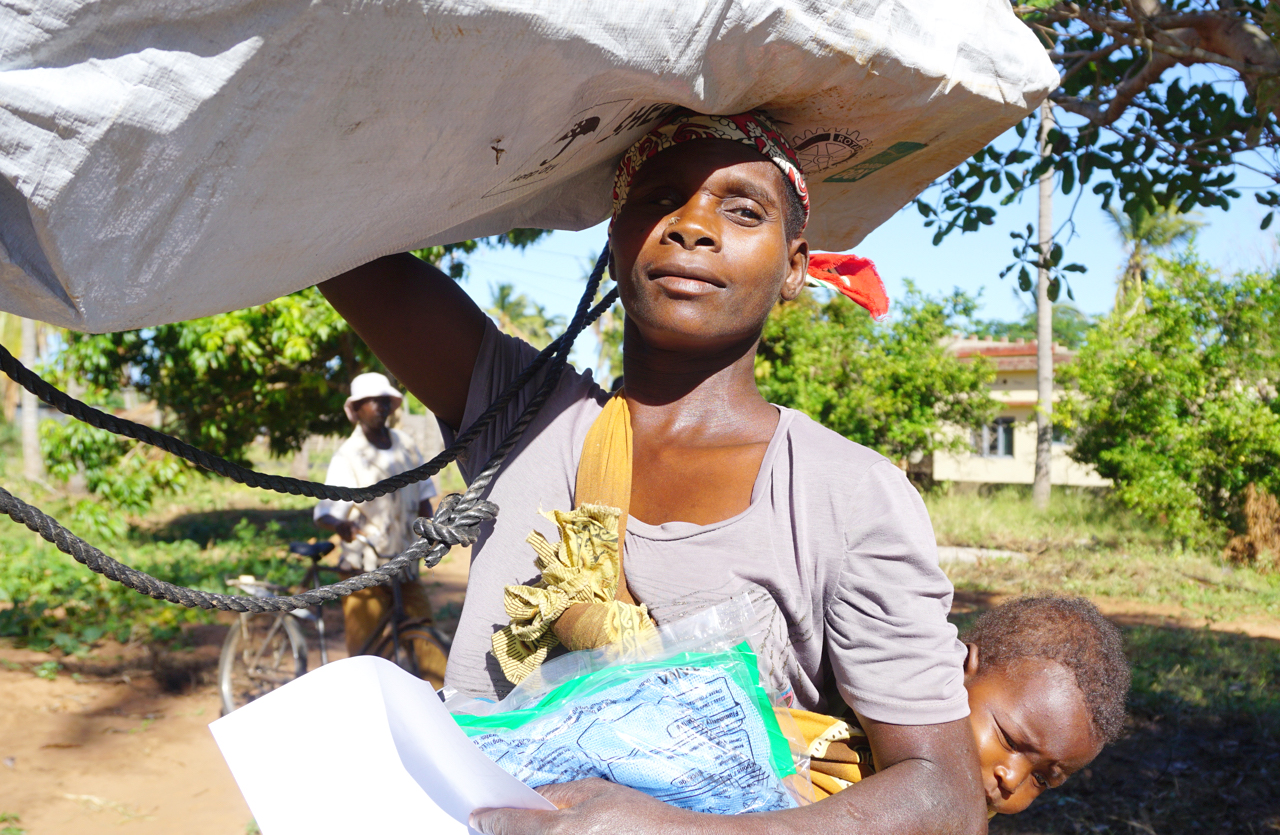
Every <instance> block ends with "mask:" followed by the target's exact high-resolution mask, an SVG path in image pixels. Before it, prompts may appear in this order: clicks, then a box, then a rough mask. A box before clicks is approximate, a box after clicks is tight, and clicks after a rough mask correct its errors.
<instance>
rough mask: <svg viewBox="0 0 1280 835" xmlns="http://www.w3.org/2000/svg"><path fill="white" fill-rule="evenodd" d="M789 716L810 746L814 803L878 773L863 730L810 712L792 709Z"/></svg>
mask: <svg viewBox="0 0 1280 835" xmlns="http://www.w3.org/2000/svg"><path fill="white" fill-rule="evenodd" d="M787 713H788V714H790V716H791V719H792V721H794V722H795V723H796V727H797V728H798V729H799V731H800V736H801V737H802V738H803V739H804V743H805V745H806V746H807V750H806V751H805V753H806V754H808V755H809V778H810V779H811V780H812V781H813V795H814V799H815V800H821V799H823V798H824V797H830V796H831V795H833V794H835V793H836V792H838V791H841V790H842V789H847V788H848V787H849V786H851V785H853V784H854V783H858V782H861V781H862V780H864V779H866V778H867V777H869V776H871V775H872V774H874V773H875V771H876V768H875V764H874V763H873V762H872V761H871V746H870V744H869V743H868V742H867V737H866V734H864V733H863V732H862V729H861V728H859V727H857V726H856V725H851V724H849V723H848V722H846V721H845V720H843V719H837V718H836V717H834V716H825V715H823V714H821V713H812V712H810V711H807V710H796V709H795V708H792V709H789V710H788V711H787Z"/></svg>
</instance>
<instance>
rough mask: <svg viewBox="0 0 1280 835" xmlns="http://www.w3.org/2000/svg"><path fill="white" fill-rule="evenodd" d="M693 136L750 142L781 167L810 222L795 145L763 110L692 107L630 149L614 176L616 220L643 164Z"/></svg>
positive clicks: (668, 120) (744, 143)
mask: <svg viewBox="0 0 1280 835" xmlns="http://www.w3.org/2000/svg"><path fill="white" fill-rule="evenodd" d="M693 139H728V140H729V141H731V142H740V143H742V144H743V145H749V146H750V147H752V148H754V149H755V150H756V151H759V152H760V154H762V155H763V156H765V157H766V158H768V160H769V161H770V162H772V163H773V164H774V165H776V166H778V168H780V169H781V170H782V173H783V175H784V176H786V178H787V182H789V183H791V187H792V188H794V189H795V190H796V194H798V195H799V196H800V204H801V205H802V206H804V224H802V225H801V227H800V228H801V229H803V228H804V227H805V226H807V225H808V224H809V189H808V188H807V187H806V186H805V184H804V174H803V173H802V172H801V171H800V160H799V159H798V158H797V157H796V152H795V151H793V150H791V145H790V144H788V142H787V140H786V139H785V138H784V137H783V136H782V134H781V133H779V132H778V129H777V128H775V127H774V126H773V122H770V121H769V120H768V118H766V117H765V116H764V115H763V114H762V113H759V112H757V111H754V110H753V111H751V112H750V113H738V114H735V115H733V116H706V115H703V114H701V113H694V112H693V111H691V110H683V109H682V110H677V111H676V112H675V114H674V115H672V116H670V117H669V118H668V119H667V120H666V121H665V122H663V123H662V124H661V125H659V126H658V127H656V128H654V129H653V130H652V131H650V132H649V133H648V134H646V135H644V136H642V137H640V139H639V141H637V142H636V144H634V145H632V146H631V147H630V148H628V149H627V152H626V153H625V154H623V156H622V162H620V163H619V164H618V173H616V174H615V175H614V176H613V217H614V219H615V220H616V219H617V217H618V212H620V211H622V204H624V203H626V202H627V194H628V193H629V192H630V191H631V181H632V180H634V179H635V176H636V172H637V171H639V170H640V166H642V165H644V164H645V163H646V162H647V161H649V160H650V159H652V158H653V157H656V156H657V155H658V154H660V153H662V152H663V151H665V150H667V149H668V148H674V147H675V146H676V145H679V144H680V143H681V142H688V141H690V140H693Z"/></svg>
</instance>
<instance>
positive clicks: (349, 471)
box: [314, 426, 436, 571]
mask: <svg viewBox="0 0 1280 835" xmlns="http://www.w3.org/2000/svg"><path fill="white" fill-rule="evenodd" d="M387 431H389V432H390V433H391V447H390V448H389V449H378V448H377V447H376V446H374V445H373V444H371V443H369V439H368V438H366V437H365V434H364V430H363V429H361V428H360V427H359V426H357V427H356V428H355V431H354V432H352V433H351V437H349V438H347V439H346V440H345V441H343V442H342V446H340V447H338V451H337V452H335V453H334V454H333V460H331V461H330V462H329V471H328V473H327V474H326V475H325V478H324V480H325V483H326V484H333V485H335V486H338V487H368V486H369V485H371V484H376V483H377V482H379V481H382V480H383V479H384V478H390V477H391V476H393V475H399V474H400V473H403V472H406V471H408V470H412V469H413V468H415V467H420V466H422V465H423V464H424V463H426V462H425V460H424V459H423V457H422V453H421V452H420V451H419V450H418V447H417V445H415V444H414V442H413V440H412V439H411V438H410V437H409V436H408V435H406V434H404V433H403V432H397V431H396V430H395V429H388V430H387ZM435 494H436V486H435V484H434V483H433V482H432V480H431V479H429V478H428V479H425V480H423V481H420V482H418V483H417V484H411V485H409V486H408V487H405V488H402V489H400V490H397V491H395V492H394V493H388V494H387V495H385V496H379V497H378V498H376V499H374V500H372V501H368V502H360V503H359V504H357V503H354V502H343V501H335V500H330V499H321V500H320V503H319V504H317V505H316V509H315V514H314V515H315V518H316V519H319V518H320V517H321V516H324V515H326V514H327V515H329V516H332V517H334V518H335V519H337V520H338V521H340V522H345V521H348V520H350V521H354V522H356V523H358V524H359V526H360V529H361V532H362V533H363V535H364V536H365V537H366V538H367V539H368V540H369V541H370V542H372V543H373V547H374V548H377V549H378V553H379V554H380V555H381V556H382V558H383V559H384V560H387V559H390V558H391V557H394V556H396V555H397V554H399V553H400V552H401V551H403V550H404V549H405V548H408V547H409V546H410V545H411V544H413V541H414V539H415V538H416V537H415V536H414V534H413V529H412V527H411V526H412V525H413V520H414V519H417V518H418V505H419V504H420V503H421V502H422V501H423V500H424V499H429V498H431V497H432V496H434V495H435ZM341 557H342V561H341V562H342V565H343V566H345V567H349V568H353V569H359V570H361V571H372V570H373V569H374V568H377V566H378V560H377V558H376V557H375V556H374V555H373V552H372V551H370V550H369V549H368V548H366V547H365V546H364V544H363V543H361V542H359V541H356V542H344V543H342V552H341Z"/></svg>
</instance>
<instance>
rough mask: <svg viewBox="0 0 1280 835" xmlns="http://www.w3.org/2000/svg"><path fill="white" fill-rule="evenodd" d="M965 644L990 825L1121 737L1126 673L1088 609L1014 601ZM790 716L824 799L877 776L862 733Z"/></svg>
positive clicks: (1076, 602)
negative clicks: (992, 819)
mask: <svg viewBox="0 0 1280 835" xmlns="http://www.w3.org/2000/svg"><path fill="white" fill-rule="evenodd" d="M963 637H964V640H965V643H966V644H967V645H968V647H969V656H968V659H967V660H966V662H965V670H964V671H965V680H964V684H965V689H966V690H968V692H969V723H970V725H971V727H972V728H973V735H974V739H975V740H976V741H977V744H978V755H979V759H980V760H981V764H982V783H983V787H984V789H985V791H986V795H987V811H988V813H989V814H990V815H997V814H1004V815H1012V814H1015V813H1017V812H1021V811H1022V810H1024V809H1026V808H1027V807H1028V806H1030V805H1031V802H1032V801H1033V800H1035V799H1036V798H1037V797H1039V796H1040V793H1041V792H1043V791H1045V790H1046V789H1052V788H1057V787H1058V786H1061V785H1062V784H1063V783H1064V782H1065V781H1066V779H1067V778H1068V777H1070V776H1071V775H1072V774H1074V773H1075V772H1077V771H1079V770H1080V769H1082V768H1084V767H1085V766H1086V765H1088V764H1089V763H1090V762H1092V761H1093V759H1094V757H1096V756H1098V754H1099V752H1101V750H1102V747H1103V746H1104V745H1106V744H1107V743H1109V742H1112V741H1114V740H1115V739H1116V737H1117V736H1119V734H1120V730H1121V728H1122V726H1123V724H1124V703H1125V697H1126V695H1127V694H1128V692H1129V664H1128V661H1127V660H1126V659H1125V656H1124V648H1123V642H1122V640H1121V637H1120V630H1118V629H1116V627H1115V626H1114V625H1112V624H1111V623H1110V622H1109V621H1108V620H1107V619H1106V618H1104V617H1103V616H1102V614H1101V613H1100V612H1099V611H1098V610H1097V608H1095V607H1094V605H1093V604H1092V603H1090V602H1089V601H1088V600H1085V599H1084V598H1082V597H1053V596H1046V597H1026V598H1021V599H1018V600H1013V601H1010V602H1008V603H1005V604H1004V605H1002V606H997V607H996V608H994V609H992V610H990V611H989V612H987V613H985V614H984V615H982V616H981V617H980V618H978V621H977V623H975V624H974V625H973V627H972V628H971V629H969V630H968V632H967V633H966V634H965V635H964V636H963ZM791 713H792V715H793V717H794V718H795V720H796V722H797V724H798V725H799V726H800V730H801V733H802V734H803V735H804V737H805V741H806V742H808V743H810V746H809V755H810V757H811V758H812V759H811V764H810V768H811V776H812V778H813V786H814V790H815V795H816V796H817V798H819V799H821V798H823V797H827V796H829V795H831V794H834V793H835V792H837V791H840V790H841V789H843V788H845V787H847V786H848V785H849V784H851V783H854V782H858V781H859V780H861V779H862V778H863V777H865V776H867V775H869V774H871V773H873V772H874V766H873V765H872V764H871V756H870V750H869V749H868V747H867V745H866V738H865V737H863V736H862V735H861V732H860V731H859V730H858V728H857V727H854V726H850V725H848V724H847V723H845V722H842V721H840V720H837V719H834V718H832V717H829V716H821V715H819V714H814V713H808V712H805V711H791Z"/></svg>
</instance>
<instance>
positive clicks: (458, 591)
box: [0, 550, 469, 835]
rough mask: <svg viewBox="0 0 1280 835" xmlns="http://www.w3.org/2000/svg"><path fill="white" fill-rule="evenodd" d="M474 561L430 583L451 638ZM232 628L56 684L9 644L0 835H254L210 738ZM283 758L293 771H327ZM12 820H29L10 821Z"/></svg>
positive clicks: (448, 563) (121, 651) (337, 651)
mask: <svg viewBox="0 0 1280 835" xmlns="http://www.w3.org/2000/svg"><path fill="white" fill-rule="evenodd" d="M468 562H469V559H468V555H467V553H466V551H465V550H460V551H458V552H455V553H454V554H451V555H450V556H449V557H446V559H445V561H444V562H442V563H441V565H440V566H439V567H437V568H436V569H435V570H434V571H432V572H431V573H430V574H429V575H428V576H427V579H426V582H427V587H428V590H429V592H430V594H431V598H432V603H433V605H434V607H435V609H436V611H437V612H438V613H441V614H442V615H443V616H442V617H441V618H439V621H440V625H441V627H442V628H444V629H446V630H448V631H450V632H451V631H452V629H453V627H454V626H456V618H457V612H458V611H459V609H460V606H461V601H462V593H463V591H464V590H465V588H466V581H467V565H468ZM329 608H330V609H331V610H332V611H329V612H328V613H327V617H326V619H325V622H326V625H327V626H328V627H329V631H330V634H331V636H332V637H331V638H330V640H329V642H328V647H329V652H330V658H331V659H335V660H336V659H337V658H342V657H345V656H346V652H345V649H344V648H343V646H342V640H341V634H340V629H341V624H342V617H341V613H340V611H339V610H338V609H337V607H336V606H335V607H329ZM226 629H227V627H226V626H225V625H208V626H199V627H196V628H194V629H192V630H191V631H190V632H189V633H188V635H187V637H188V642H189V644H190V647H189V648H186V649H183V650H182V651H179V652H172V653H160V654H156V653H154V652H150V651H148V650H146V649H145V648H140V647H122V646H119V645H109V646H104V647H103V648H101V649H99V650H98V651H95V653H94V654H93V655H92V656H90V657H89V658H88V659H85V660H82V661H75V660H73V659H62V663H63V664H64V666H65V669H64V670H62V671H61V672H59V673H58V675H57V676H56V677H55V678H53V679H52V680H46V679H43V678H40V677H38V676H37V675H35V674H34V673H35V671H36V670H37V669H38V668H39V665H40V664H42V663H44V662H47V661H49V660H50V658H51V657H52V656H50V655H47V654H45V653H37V652H30V651H26V650H20V649H15V648H13V647H12V646H11V645H8V644H5V643H0V832H3V831H5V829H4V827H6V826H12V827H18V828H19V829H21V830H25V831H26V833H28V835H91V834H92V835H97V834H98V833H102V832H113V831H119V832H123V833H128V835H174V833H182V835H244V833H247V832H250V831H251V830H250V829H249V824H250V822H251V821H252V819H253V816H252V815H251V814H250V812H249V807H248V806H246V805H245V802H244V799H243V798H241V796H240V791H239V790H238V789H237V788H236V784H235V781H234V780H233V779H232V778H231V773H230V772H229V771H228V770H227V767H226V765H225V764H224V762H223V760H222V756H221V754H219V753H218V747H217V745H215V744H214V741H213V736H212V735H211V734H210V733H209V731H208V728H207V726H208V724H209V723H210V722H212V721H213V720H215V719H217V718H218V715H219V701H218V694H217V692H216V688H215V677H216V664H217V659H218V653H219V651H220V650H221V646H222V640H223V637H224V636H225V634H226ZM334 633H338V634H334ZM315 655H316V654H315V653H314V652H313V653H312V656H313V658H315ZM312 663H313V664H315V663H318V659H317V660H313V661H312ZM335 719H338V720H340V717H337V716H335ZM274 756H278V757H279V758H280V763H281V766H282V767H291V768H307V767H315V766H314V764H315V763H316V762H317V760H315V759H312V758H309V757H296V756H289V755H286V754H277V755H274ZM319 761H320V762H322V761H323V760H322V759H321V760H319ZM316 779H317V780H334V779H335V773H334V772H332V771H328V770H325V769H324V768H323V767H321V768H318V769H317V771H316ZM5 814H9V815H17V816H18V817H19V819H18V820H17V821H16V822H15V821H5V819H4V817H3V815H5Z"/></svg>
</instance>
